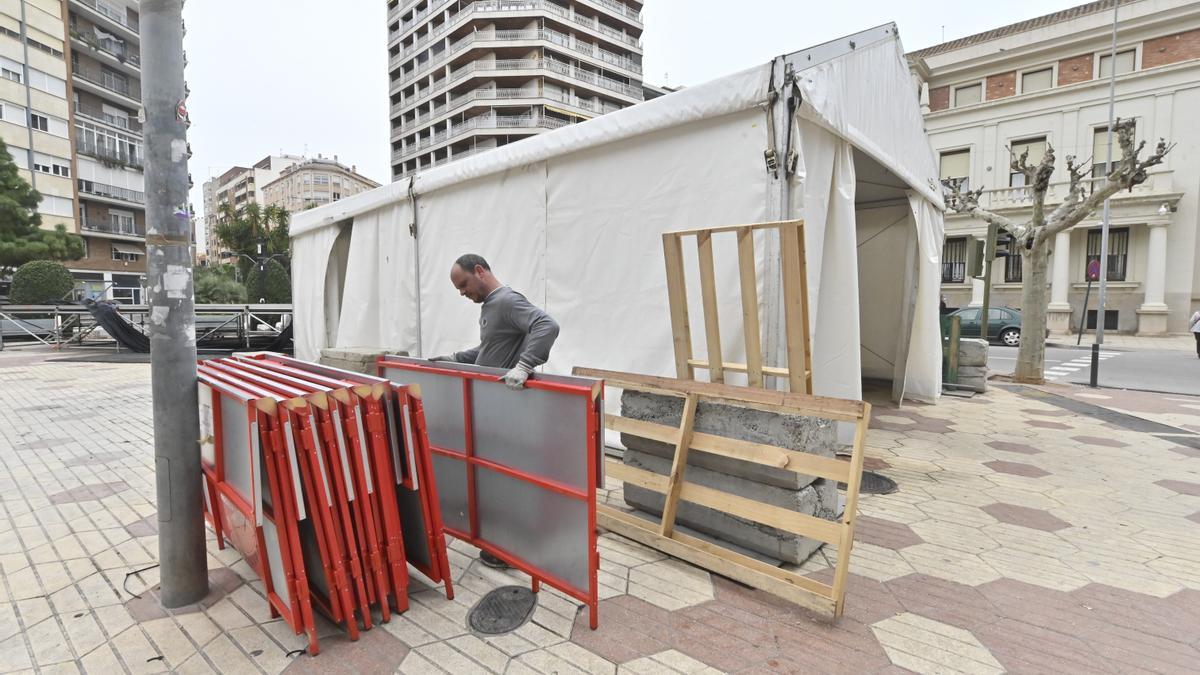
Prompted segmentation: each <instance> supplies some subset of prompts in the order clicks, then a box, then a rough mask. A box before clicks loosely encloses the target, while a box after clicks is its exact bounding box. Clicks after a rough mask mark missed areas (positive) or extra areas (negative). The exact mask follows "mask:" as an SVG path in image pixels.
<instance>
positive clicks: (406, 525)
mask: <svg viewBox="0 0 1200 675" xmlns="http://www.w3.org/2000/svg"><path fill="white" fill-rule="evenodd" d="M449 461H454V460H449ZM447 470H448V471H450V470H453V468H452V467H450V468H447ZM396 503H397V504H399V506H400V528H401V532H402V534H403V535H404V553H405V555H406V556H407V557H408V559H409V560H410V561H412V562H415V563H417V564H418V565H424V566H425V567H426V568H431V567H433V558H432V556H430V555H429V540H428V537H429V530H428V529H426V527H425V514H424V513H423V512H422V510H421V495H420V493H418V492H416V491H413V490H408V489H405V488H402V487H398V486H397V488H396Z"/></svg>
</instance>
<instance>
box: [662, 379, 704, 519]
mask: <svg viewBox="0 0 1200 675" xmlns="http://www.w3.org/2000/svg"><path fill="white" fill-rule="evenodd" d="M697 402H698V397H697V396H696V395H695V394H689V395H688V397H687V399H686V400H685V401H684V402H683V416H682V417H681V418H680V420H679V434H678V436H679V439H678V440H677V441H676V442H675V457H674V459H673V460H672V461H671V475H670V478H668V479H667V499H666V501H664V502H663V513H662V527H661V528H659V530H658V533H659V534H661V535H662V536H664V537H669V536H671V533H672V532H674V531H675V511H676V510H677V509H678V508H679V494H680V491H681V490H682V489H683V474H684V473H685V472H686V471H687V458H688V450H690V449H691V447H692V432H693V429H694V426H695V424H696V403H697Z"/></svg>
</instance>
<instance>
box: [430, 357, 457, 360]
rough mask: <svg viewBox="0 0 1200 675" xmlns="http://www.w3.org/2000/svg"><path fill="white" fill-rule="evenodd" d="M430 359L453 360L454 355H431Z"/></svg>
mask: <svg viewBox="0 0 1200 675" xmlns="http://www.w3.org/2000/svg"><path fill="white" fill-rule="evenodd" d="M428 360H430V361H453V360H454V357H453V356H431V357H429V359H428Z"/></svg>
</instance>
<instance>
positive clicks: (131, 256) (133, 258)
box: [111, 246, 140, 262]
mask: <svg viewBox="0 0 1200 675" xmlns="http://www.w3.org/2000/svg"><path fill="white" fill-rule="evenodd" d="M111 248H112V259H113V260H117V261H121V262H137V259H138V257H139V256H140V254H139V253H138V252H137V249H134V248H133V247H128V248H126V247H121V248H117V247H116V246H112V247H111Z"/></svg>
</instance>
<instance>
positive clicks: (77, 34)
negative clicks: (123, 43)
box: [71, 23, 142, 68]
mask: <svg viewBox="0 0 1200 675" xmlns="http://www.w3.org/2000/svg"><path fill="white" fill-rule="evenodd" d="M71 37H72V38H74V39H76V40H78V41H79V42H82V43H83V44H85V45H87V46H88V47H90V48H92V49H94V50H96V51H100V52H104V53H105V54H108V55H109V56H111V57H113V58H114V59H116V60H118V61H120V62H121V63H128V64H131V65H133V66H135V67H137V68H141V67H142V58H141V57H140V56H139V55H138V53H137V52H135V51H129V50H128V49H127V48H125V47H122V48H120V49H109V48H108V47H106V46H105V45H104V43H103V42H101V41H100V40H98V39H96V38H94V37H91V36H89V35H86V34H84V33H83V32H81V31H80V30H79V29H78V27H77V26H76V25H75V24H74V23H72V24H71Z"/></svg>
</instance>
